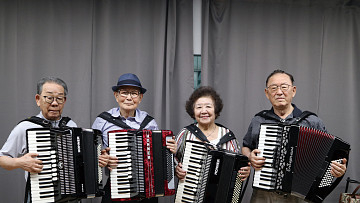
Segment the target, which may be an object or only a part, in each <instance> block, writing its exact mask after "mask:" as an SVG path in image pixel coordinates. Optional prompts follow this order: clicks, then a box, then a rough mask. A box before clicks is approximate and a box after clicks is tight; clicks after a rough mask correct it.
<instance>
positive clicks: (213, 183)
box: [175, 140, 249, 203]
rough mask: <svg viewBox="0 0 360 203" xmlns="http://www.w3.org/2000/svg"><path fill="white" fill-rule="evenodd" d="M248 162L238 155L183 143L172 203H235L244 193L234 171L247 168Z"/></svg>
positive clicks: (187, 142) (202, 145) (203, 144)
mask: <svg viewBox="0 0 360 203" xmlns="http://www.w3.org/2000/svg"><path fill="white" fill-rule="evenodd" d="M248 162H249V160H248V158H247V157H246V156H243V155H241V154H238V153H234V152H229V151H225V150H215V149H214V148H213V147H212V146H211V145H209V144H206V143H203V142H198V141H190V140H186V141H185V152H184V157H183V160H182V168H183V169H184V170H185V171H187V172H186V176H185V180H179V184H178V188H177V191H176V196H175V203H180V202H187V203H201V202H204V203H212V202H215V203H237V202H241V199H242V195H243V193H244V192H245V187H244V185H245V184H243V181H241V178H240V177H239V175H240V174H239V173H238V171H239V170H240V168H241V167H244V166H248Z"/></svg>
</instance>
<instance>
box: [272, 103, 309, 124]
mask: <svg viewBox="0 0 360 203" xmlns="http://www.w3.org/2000/svg"><path fill="white" fill-rule="evenodd" d="M291 105H292V106H293V107H294V109H293V111H292V112H291V113H290V114H289V115H288V116H287V117H286V118H285V120H287V119H290V118H297V117H299V116H300V115H301V113H302V111H301V110H300V109H299V108H298V107H297V106H296V105H295V104H293V103H292V104H291ZM270 111H271V113H272V114H274V115H275V116H277V117H279V116H278V115H276V114H275V112H274V108H271V109H270ZM279 118H280V117H279Z"/></svg>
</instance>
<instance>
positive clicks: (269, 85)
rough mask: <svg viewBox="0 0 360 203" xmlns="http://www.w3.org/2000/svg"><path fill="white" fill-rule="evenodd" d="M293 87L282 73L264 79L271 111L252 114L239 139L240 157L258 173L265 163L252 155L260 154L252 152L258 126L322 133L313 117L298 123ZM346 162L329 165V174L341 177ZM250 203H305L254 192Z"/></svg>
mask: <svg viewBox="0 0 360 203" xmlns="http://www.w3.org/2000/svg"><path fill="white" fill-rule="evenodd" d="M293 83H294V78H293V76H292V75H291V74H289V73H286V72H284V71H282V70H275V71H274V72H272V73H271V74H270V75H269V76H268V77H267V79H266V88H265V95H266V97H267V98H268V99H269V101H270V103H271V105H272V108H271V109H270V110H265V111H262V112H260V113H258V114H256V115H255V117H254V118H253V119H252V120H251V123H250V126H249V128H248V132H247V133H246V135H245V137H244V139H243V147H242V153H243V154H244V155H246V156H248V157H249V160H250V163H251V165H252V166H253V167H254V169H255V170H260V169H261V168H262V167H263V165H264V163H265V158H264V157H261V156H256V154H258V153H260V150H258V149H256V147H257V144H258V138H259V134H260V125H261V124H262V123H284V124H294V123H295V122H296V123H297V124H298V125H301V126H306V127H310V128H315V129H318V130H322V131H326V129H325V125H324V123H323V122H322V120H321V119H320V118H319V117H317V116H316V115H315V114H311V113H309V114H308V116H306V117H304V119H302V120H298V119H299V118H300V117H301V115H302V113H303V112H302V111H301V110H300V109H298V108H297V107H296V106H295V104H292V103H291V102H292V99H293V98H294V97H295V94H296V86H294V85H293ZM346 161H347V160H346V159H343V164H340V163H337V162H333V163H332V165H331V166H332V170H331V174H332V175H333V176H335V177H341V176H343V175H344V173H345V171H346ZM251 202H261V203H264V202H280V203H281V202H284V203H285V202H305V201H304V200H302V199H300V198H297V197H295V196H287V195H282V194H278V193H275V192H268V191H265V190H259V189H256V188H254V190H253V194H252V197H251Z"/></svg>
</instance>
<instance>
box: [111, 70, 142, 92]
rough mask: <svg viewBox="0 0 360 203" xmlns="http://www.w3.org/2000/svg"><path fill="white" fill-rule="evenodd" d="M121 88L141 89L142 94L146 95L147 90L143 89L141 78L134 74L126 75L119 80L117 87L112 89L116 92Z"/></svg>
mask: <svg viewBox="0 0 360 203" xmlns="http://www.w3.org/2000/svg"><path fill="white" fill-rule="evenodd" d="M121 86H133V87H138V88H140V93H141V94H144V93H145V92H146V89H145V88H143V87H142V85H141V82H140V80H139V78H138V77H137V76H136V75H135V74H132V73H125V74H123V75H121V76H120V77H119V79H118V82H117V85H116V86H113V87H112V90H113V91H114V92H116V91H117V90H118V89H119V88H120V87H121Z"/></svg>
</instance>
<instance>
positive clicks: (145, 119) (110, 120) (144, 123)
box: [98, 111, 154, 130]
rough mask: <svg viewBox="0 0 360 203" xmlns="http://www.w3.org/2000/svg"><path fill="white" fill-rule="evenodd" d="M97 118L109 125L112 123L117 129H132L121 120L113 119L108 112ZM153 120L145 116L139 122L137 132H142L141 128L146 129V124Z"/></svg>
mask: <svg viewBox="0 0 360 203" xmlns="http://www.w3.org/2000/svg"><path fill="white" fill-rule="evenodd" d="M98 117H100V118H102V119H104V120H107V121H109V122H110V123H113V124H115V125H117V126H119V127H121V128H122V129H133V128H132V127H130V126H128V125H127V124H126V123H124V122H123V121H122V120H120V119H119V118H116V117H113V116H112V115H111V114H110V113H109V112H106V111H104V112H102V113H101V114H100V115H98ZM153 119H154V118H153V117H151V116H149V115H147V116H146V117H145V118H144V120H143V121H142V122H141V124H140V128H139V130H142V129H143V128H145V127H146V125H147V124H149V123H150V121H152V120H153Z"/></svg>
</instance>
